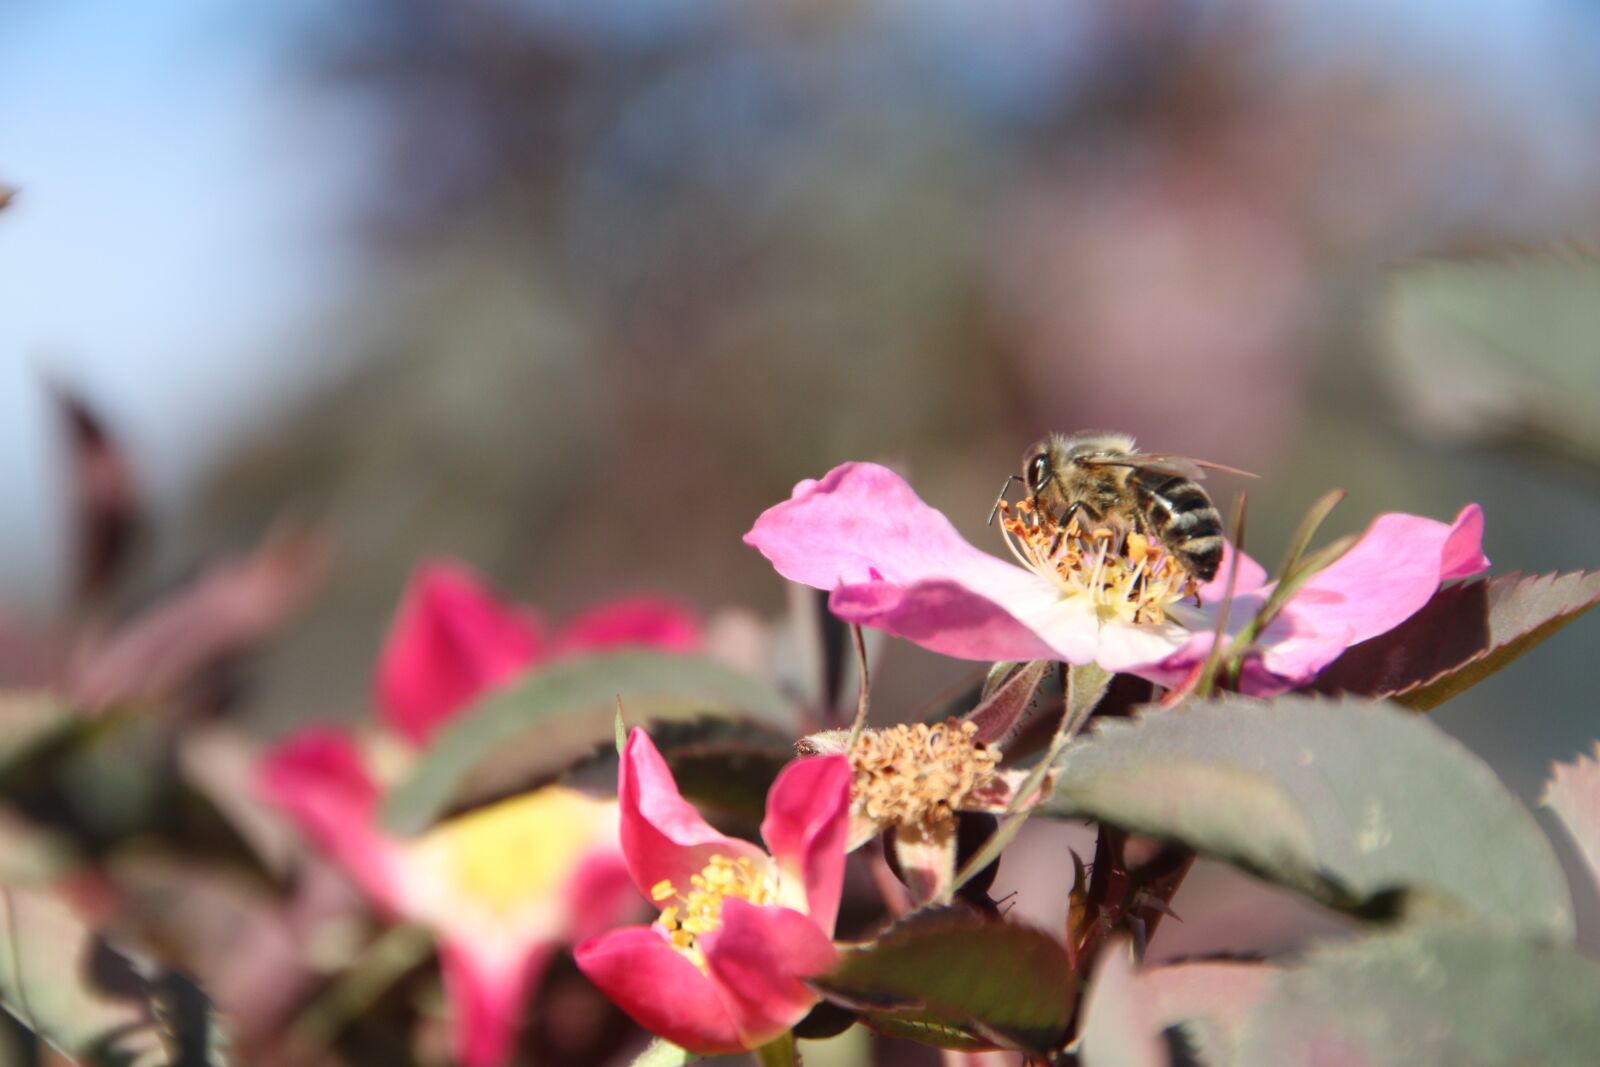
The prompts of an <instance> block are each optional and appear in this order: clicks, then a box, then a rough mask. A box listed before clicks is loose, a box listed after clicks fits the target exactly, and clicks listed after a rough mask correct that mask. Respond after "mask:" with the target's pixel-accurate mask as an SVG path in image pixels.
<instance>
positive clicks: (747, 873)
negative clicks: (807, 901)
mask: <svg viewBox="0 0 1600 1067" xmlns="http://www.w3.org/2000/svg"><path fill="white" fill-rule="evenodd" d="M729 897H738V898H739V899H740V900H748V901H749V902H750V903H752V904H773V903H776V902H777V900H778V887H777V885H776V884H775V883H774V881H773V879H772V877H771V875H770V872H768V871H766V870H763V869H762V868H761V867H758V866H757V865H756V864H755V862H754V861H752V860H751V859H750V858H749V857H747V856H741V857H739V858H738V859H729V858H728V857H727V856H712V857H711V862H709V863H707V864H706V865H705V867H704V868H703V869H702V870H701V871H700V873H699V874H696V875H691V876H690V878H689V891H688V892H687V893H680V892H679V891H678V888H677V887H676V886H674V885H673V884H672V882H671V881H668V880H666V879H663V880H661V881H660V882H657V883H656V884H655V885H654V886H653V887H652V888H651V890H650V899H651V900H653V901H655V902H656V903H657V904H666V902H667V901H672V902H673V903H670V904H666V906H665V907H663V908H662V909H661V918H660V919H659V920H658V921H659V922H660V924H661V928H662V930H664V931H665V932H666V935H667V939H668V940H669V941H671V942H672V947H673V948H675V949H677V950H678V951H679V952H681V953H683V954H684V955H685V956H687V957H689V959H691V960H693V961H694V963H695V966H697V967H699V968H700V969H701V970H704V969H705V963H706V960H705V955H704V954H703V953H702V952H701V951H700V947H699V945H698V944H697V943H696V942H697V940H698V938H699V937H700V935H701V934H706V933H710V932H711V931H712V930H715V929H717V928H718V927H719V926H721V925H722V902H723V901H724V900H727V899H728V898H729Z"/></svg>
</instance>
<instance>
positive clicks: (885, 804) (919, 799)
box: [850, 719, 999, 827]
mask: <svg viewBox="0 0 1600 1067" xmlns="http://www.w3.org/2000/svg"><path fill="white" fill-rule="evenodd" d="M977 731H978V728H977V726H976V725H975V724H973V723H970V722H957V721H956V720H955V719H948V720H946V721H944V722H942V723H935V724H933V725H931V726H930V725H929V724H927V723H920V722H919V723H912V724H909V725H901V726H891V727H889V728H887V729H884V730H868V731H865V732H864V733H863V734H862V735H861V737H860V738H859V739H858V740H857V741H856V745H855V748H854V749H853V750H852V751H851V753H850V767H851V770H853V771H854V772H855V781H854V784H853V785H852V788H851V796H852V797H853V798H854V802H855V804H856V805H857V806H858V807H859V808H860V810H861V811H862V812H863V813H864V814H865V815H866V816H867V817H868V818H870V819H872V820H874V821H876V822H881V823H893V824H895V825H899V826H912V825H920V826H924V827H939V826H947V825H949V823H950V822H951V821H952V820H953V819H954V818H955V813H956V811H957V810H958V809H959V808H961V807H962V806H963V804H965V803H966V801H967V800H968V799H969V798H971V797H972V796H973V795H974V794H976V793H980V792H982V790H983V789H984V788H985V787H987V786H988V785H989V784H990V783H991V782H992V781H993V780H994V777H995V763H996V761H997V760H998V759H999V754H998V753H996V752H995V751H994V750H993V749H990V748H989V747H988V746H986V745H984V744H983V743H982V742H981V741H976V740H974V736H973V735H975V734H976V733H977Z"/></svg>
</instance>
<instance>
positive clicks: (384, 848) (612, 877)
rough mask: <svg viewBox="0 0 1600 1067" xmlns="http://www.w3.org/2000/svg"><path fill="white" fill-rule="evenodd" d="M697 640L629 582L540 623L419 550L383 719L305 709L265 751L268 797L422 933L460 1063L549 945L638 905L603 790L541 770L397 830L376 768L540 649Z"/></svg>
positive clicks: (530, 661)
mask: <svg viewBox="0 0 1600 1067" xmlns="http://www.w3.org/2000/svg"><path fill="white" fill-rule="evenodd" d="M699 639H700V638H699V624H698V622H697V621H696V620H695V619H694V618H693V617H692V616H690V615H689V614H688V613H687V612H685V611H684V610H683V609H681V608H678V607H676V606H675V605H672V604H669V603H666V602H663V601H658V600H653V599H649V598H642V597H641V598H633V599H629V600H624V601H618V602H615V603H612V604H607V605H602V606H600V607H597V608H595V609H593V610H591V611H590V612H588V613H586V614H584V615H581V616H579V617H578V618H577V619H575V620H574V621H573V622H572V623H570V624H569V625H568V626H567V627H565V628H563V629H560V630H557V631H555V632H554V633H551V632H550V630H549V627H547V625H546V624H545V623H544V622H543V621H542V620H540V618H539V617H538V616H537V615H536V614H535V613H534V612H532V611H531V610H530V609H527V608H523V607H519V606H510V605H506V604H503V603H501V602H500V601H498V600H497V599H496V598H495V597H494V596H493V594H492V593H490V592H489V590H488V589H486V588H485V587H484V586H483V584H482V583H481V582H480V581H479V579H478V578H477V576H476V575H474V574H473V573H472V572H471V571H470V570H468V569H467V568H466V567H464V566H462V565H461V564H459V563H455V562H451V561H436V562H432V563H429V564H427V565H425V566H423V567H421V568H419V570H418V571H417V572H416V574H415V575H414V576H413V578H412V581H411V583H410V585H409V587H408V588H407V590H406V594H405V596H404V598H403V600H402V603H401V606H400V609H399V611H398V612H397V614H396V617H395V621H394V624H393V626H392V628H391V630H390V633H389V637H388V639H387V641H386V642H385V645H384V648H383V651H382V652H381V654H380V656H379V662H378V669H377V685H376V689H377V694H378V710H379V714H380V721H381V723H382V724H383V725H384V726H386V727H387V729H386V730H381V731H380V734H381V736H380V738H379V739H378V743H377V745H376V746H373V745H368V746H366V747H363V745H362V744H361V743H360V741H359V740H358V739H357V738H356V737H355V736H354V735H352V734H351V733H349V732H346V731H344V730H341V729H337V728H332V727H324V726H314V727H309V728H306V729H302V730H300V731H298V732H296V733H295V734H293V735H292V736H290V737H288V738H287V739H285V740H284V741H282V742H280V743H279V744H278V745H277V746H276V747H275V748H273V749H272V750H271V751H270V752H269V753H268V754H267V755H266V756H265V757H264V759H263V760H262V763H261V765H260V767H259V771H258V773H259V776H260V781H261V785H262V788H263V790H264V792H265V793H266V795H267V797H268V799H269V800H270V801H271V802H272V803H274V804H276V805H277V806H278V807H280V808H282V809H283V810H284V812H286V813H287V814H288V816H289V817H290V818H291V819H292V820H293V821H294V822H295V824H296V825H297V826H298V827H299V828H300V830H301V831H302V832H303V833H304V834H305V835H306V836H307V837H308V838H310V839H311V840H312V841H313V842H315V843H316V845H317V846H318V847H319V848H320V849H322V850H323V851H324V852H325V853H326V854H327V855H328V856H329V857H331V858H332V859H333V860H334V862H336V863H337V864H338V865H339V866H340V867H342V868H343V869H344V870H345V871H346V872H347V873H348V874H349V875H350V877H351V878H352V879H353V880H354V881H355V882H356V883H357V884H358V885H360V886H361V888H362V890H363V891H364V892H365V893H366V894H367V896H368V897H370V898H371V899H372V901H373V902H374V903H375V904H376V905H377V906H378V907H379V908H380V909H381V910H382V911H383V912H384V913H385V914H386V915H388V916H389V917H391V918H394V919H399V920H404V921H409V922H416V923H421V924H423V925H426V926H428V927H429V928H431V929H432V930H433V931H434V932H435V934H436V936H437V937H438V940H439V953H440V957H441V960H442V963H443V967H444V978H445V987H446V993H447V997H448V1000H449V1003H450V1014H451V1030H452V1034H453V1041H454V1045H455V1055H456V1058H457V1060H458V1062H460V1063H462V1064H463V1065H465V1067H497V1065H499V1064H502V1063H504V1062H506V1060H507V1059H508V1058H509V1057H510V1055H511V1052H512V1049H513V1047H514V1043H515V1039H516V1033H517V1027H518V1024H519V1021H520V1018H521V1014H522V1008H523V1004H524V1002H525V1000H526V999H527V994H528V991H529V989H531V988H532V987H533V986H534V985H535V984H536V983H537V981H538V978H539V976H540V975H541V974H542V973H543V970H544V968H545V966H546V964H547V963H548V961H549V959H550V957H551V956H552V954H553V953H554V952H555V951H556V949H558V948H559V947H560V946H563V945H569V944H572V943H574V942H575V941H577V940H579V939H582V938H584V937H589V936H592V935H594V934H596V933H599V932H600V931H602V930H606V929H609V928H610V927H611V926H613V925H615V923H617V922H619V921H621V920H622V919H624V918H625V917H626V915H627V914H628V913H629V911H631V910H632V909H633V908H634V907H636V901H635V900H634V898H633V894H632V893H631V891H630V890H629V884H630V883H629V880H628V876H627V870H626V868H625V867H624V865H623V861H622V855H621V853H620V851H619V850H618V845H617V807H616V803H615V802H614V801H609V800H607V801H600V800H595V799H593V798H590V797H588V796H585V795H584V794H582V793H579V792H577V791H575V790H571V789H567V788H565V787H562V786H548V787H545V788H543V789H539V790H536V791H534V792H531V793H527V794H524V795H521V796H518V797H513V798H512V799H509V800H506V801H502V802H500V803H498V804H494V805H492V806H489V807H486V808H481V809H478V810H476V811H473V812H470V813H468V814H466V815H462V816H459V817H456V818H453V819H450V820H448V821H446V822H444V823H441V824H440V825H439V826H436V827H434V828H433V829H432V830H429V831H428V832H427V833H424V834H422V835H421V836H419V837H416V838H400V837H396V836H393V835H391V834H389V833H387V832H385V831H384V830H383V829H382V827H381V826H380V825H379V822H378V807H379V803H380V799H381V794H382V789H381V786H380V784H379V783H380V781H382V780H385V779H387V778H391V777H393V774H394V772H395V771H396V770H397V769H398V766H397V764H398V765H403V764H404V763H406V762H408V761H409V758H410V755H409V753H410V751H411V750H412V749H414V748H416V747H420V746H422V745H424V744H426V742H427V741H428V739H429V738H431V736H432V735H433V734H434V732H435V731H436V730H437V729H438V728H439V727H441V726H442V725H444V724H445V723H447V722H448V721H450V719H452V718H453V717H454V716H455V715H456V714H457V713H459V712H460V711H461V710H462V709H463V708H465V707H466V706H467V705H468V704H470V703H471V702H472V701H473V700H474V699H476V698H477V697H479V696H481V695H482V694H483V693H484V692H486V691H488V690H490V689H492V688H494V687H496V686H499V685H501V684H504V683H505V682H507V681H509V680H511V679H512V678H514V677H516V676H518V675H520V674H521V673H522V672H524V671H526V670H528V669H530V668H535V667H537V666H538V665H539V664H540V663H542V662H545V661H547V660H548V659H550V658H552V657H556V656H562V655H578V654H582V653H586V652H594V651H601V650H605V649H610V648H615V647H619V646H625V645H645V646H653V647H658V648H664V649H667V650H670V651H684V650H688V649H690V648H693V647H695V646H696V645H697V644H698V642H699ZM385 756H387V757H388V758H384V757H385ZM385 770H387V771H388V773H384V772H385Z"/></svg>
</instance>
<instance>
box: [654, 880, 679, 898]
mask: <svg viewBox="0 0 1600 1067" xmlns="http://www.w3.org/2000/svg"><path fill="white" fill-rule="evenodd" d="M677 895H678V891H677V890H676V889H674V888H672V879H670V878H663V879H661V881H659V882H657V883H656V884H655V885H653V886H651V887H650V899H651V900H655V901H662V900H670V899H671V898H673V897H675V896H677Z"/></svg>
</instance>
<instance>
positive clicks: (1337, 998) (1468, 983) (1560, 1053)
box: [1233, 853, 1600, 1067]
mask: <svg viewBox="0 0 1600 1067" xmlns="http://www.w3.org/2000/svg"><path fill="white" fill-rule="evenodd" d="M1489 855H1493V854H1492V853H1490V854H1489ZM1597 1049H1600V963H1596V962H1595V961H1593V960H1589V959H1585V958H1584V957H1582V956H1579V955H1578V954H1577V953H1575V952H1573V951H1572V950H1570V949H1567V948H1564V947H1561V946H1557V945H1550V944H1540V943H1536V942H1529V941H1525V940H1513V939H1510V938H1504V937H1499V936H1496V935H1493V934H1491V933H1488V932H1485V931H1482V930H1465V929H1455V928H1447V927H1432V928H1427V927H1425V928H1420V929H1412V930H1407V931H1403V932H1400V933H1397V934H1395V935H1393V936H1387V937H1376V938H1366V939H1362V940H1359V941H1350V942H1344V943H1340V944H1337V945H1333V946H1329V947H1324V948H1321V949H1319V950H1317V951H1314V952H1313V953H1312V954H1311V955H1310V956H1309V957H1308V958H1307V959H1306V960H1305V961H1304V963H1302V964H1300V965H1298V966H1296V967H1293V968H1290V969H1288V970H1286V971H1285V972H1283V973H1282V974H1281V975H1279V976H1278V977H1277V978H1276V979H1274V980H1273V981H1272V982H1271V983H1270V985H1269V986H1268V995H1267V998H1266V1000H1265V1001H1264V1002H1263V1003H1262V1004H1260V1005H1259V1006H1257V1007H1256V1008H1255V1009H1254V1010H1253V1011H1251V1012H1250V1014H1249V1015H1248V1016H1247V1017H1246V1019H1245V1021H1244V1024H1243V1026H1242V1028H1241V1033H1240V1038H1239V1047H1238V1056H1237V1059H1236V1060H1234V1061H1233V1062H1234V1063H1235V1064H1236V1065H1237V1067H1318V1065H1322V1064H1330V1063H1338V1064H1341V1065H1343V1064H1349V1065H1352V1067H1353V1065H1357V1064H1359V1065H1361V1067H1532V1065H1538V1067H1593V1064H1594V1063H1595V1060H1596V1050H1597Z"/></svg>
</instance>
